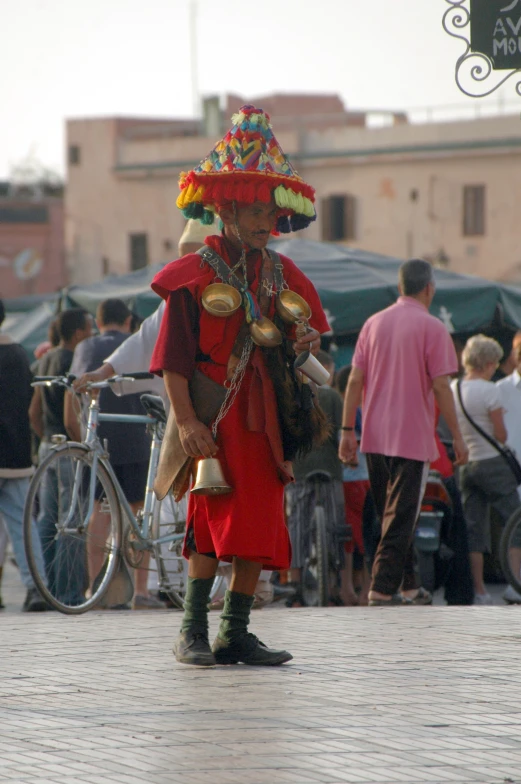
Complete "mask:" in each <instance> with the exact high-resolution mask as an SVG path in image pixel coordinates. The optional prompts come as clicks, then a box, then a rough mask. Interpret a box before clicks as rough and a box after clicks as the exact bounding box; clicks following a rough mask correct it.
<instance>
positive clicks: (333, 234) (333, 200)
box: [320, 194, 356, 242]
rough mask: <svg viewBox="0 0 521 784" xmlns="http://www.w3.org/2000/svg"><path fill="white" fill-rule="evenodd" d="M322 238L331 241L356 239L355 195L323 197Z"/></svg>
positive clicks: (321, 209)
mask: <svg viewBox="0 0 521 784" xmlns="http://www.w3.org/2000/svg"><path fill="white" fill-rule="evenodd" d="M320 212H321V215H322V239H323V240H327V241H329V242H337V241H338V240H354V239H356V199H355V197H354V196H350V195H347V194H346V195H344V196H329V197H328V198H326V199H322V202H321V207H320Z"/></svg>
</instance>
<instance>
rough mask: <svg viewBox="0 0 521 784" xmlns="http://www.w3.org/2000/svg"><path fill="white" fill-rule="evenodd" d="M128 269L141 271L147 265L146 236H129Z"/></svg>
mask: <svg viewBox="0 0 521 784" xmlns="http://www.w3.org/2000/svg"><path fill="white" fill-rule="evenodd" d="M129 236H130V269H131V270H138V269H143V267H146V266H147V264H148V234H130V235H129Z"/></svg>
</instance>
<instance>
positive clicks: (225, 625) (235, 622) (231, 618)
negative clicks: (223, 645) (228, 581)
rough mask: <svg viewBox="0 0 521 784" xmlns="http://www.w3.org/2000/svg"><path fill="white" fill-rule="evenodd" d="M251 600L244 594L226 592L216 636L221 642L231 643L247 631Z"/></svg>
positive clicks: (251, 597)
mask: <svg viewBox="0 0 521 784" xmlns="http://www.w3.org/2000/svg"><path fill="white" fill-rule="evenodd" d="M253 599H254V597H253V596H248V594H246V593H236V592H235V591H226V594H225V596H224V607H223V612H222V615H221V625H220V626H219V631H218V636H219V637H220V638H221V639H222V640H226V641H227V642H233V641H234V640H236V639H237V637H240V636H241V634H244V633H245V632H246V631H247V630H248V623H249V620H250V610H251V606H252V604H253Z"/></svg>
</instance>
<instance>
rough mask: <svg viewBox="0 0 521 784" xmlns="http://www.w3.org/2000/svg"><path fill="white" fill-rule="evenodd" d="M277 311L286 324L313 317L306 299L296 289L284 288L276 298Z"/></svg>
mask: <svg viewBox="0 0 521 784" xmlns="http://www.w3.org/2000/svg"><path fill="white" fill-rule="evenodd" d="M275 307H276V308H277V313H278V314H279V316H280V317H281V319H282V320H283V321H285V322H286V324H295V322H296V321H307V320H308V319H310V318H311V308H310V307H309V305H308V303H307V302H306V300H305V299H304V298H303V297H301V296H300V294H296V293H295V292H294V291H289V289H284V290H283V291H281V292H280V293H279V295H278V297H277V299H276V302H275Z"/></svg>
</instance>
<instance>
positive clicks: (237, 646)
mask: <svg viewBox="0 0 521 784" xmlns="http://www.w3.org/2000/svg"><path fill="white" fill-rule="evenodd" d="M212 651H213V653H214V656H215V661H216V663H217V664H238V662H242V663H243V664H250V665H252V666H254V667H255V666H257V667H259V666H260V667H269V666H272V667H273V666H276V665H278V664H284V662H288V661H291V659H292V658H293V656H292V655H291V653H288V651H276V650H273V648H267V647H266V646H265V645H264V643H262V642H261V641H260V640H259V639H258V638H257V637H256V636H255V635H254V634H250V633H249V632H245V633H244V634H242V635H241V636H240V637H238V638H237V639H236V640H234V641H233V642H231V643H230V642H226V640H223V639H222V638H221V637H216V638H215V642H214V644H213V645H212Z"/></svg>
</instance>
